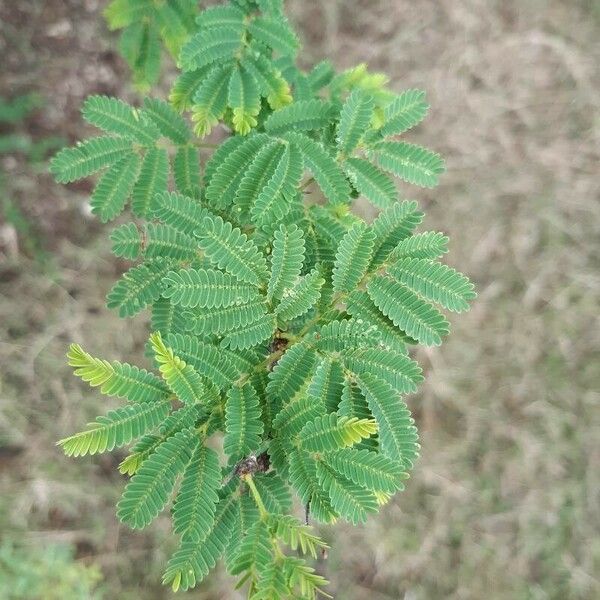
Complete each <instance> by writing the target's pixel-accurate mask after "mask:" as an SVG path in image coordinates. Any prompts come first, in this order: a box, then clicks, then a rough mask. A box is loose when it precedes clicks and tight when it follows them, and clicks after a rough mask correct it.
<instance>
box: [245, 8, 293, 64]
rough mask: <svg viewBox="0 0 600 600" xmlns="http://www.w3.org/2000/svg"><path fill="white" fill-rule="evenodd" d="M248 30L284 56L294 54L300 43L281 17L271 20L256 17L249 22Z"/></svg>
mask: <svg viewBox="0 0 600 600" xmlns="http://www.w3.org/2000/svg"><path fill="white" fill-rule="evenodd" d="M248 32H249V33H250V35H252V37H254V38H256V39H257V40H259V41H261V42H263V43H264V44H266V45H267V46H269V47H270V48H273V50H276V51H277V52H279V53H280V54H283V55H284V56H287V55H289V56H295V55H296V52H297V50H298V47H299V45H300V44H299V43H298V39H297V38H296V36H295V34H294V32H293V31H292V30H291V28H290V27H289V26H288V24H287V23H286V22H285V21H284V20H283V19H281V18H280V19H279V20H277V21H272V20H269V19H265V18H262V17H258V18H256V19H254V20H253V21H251V22H250V24H249V26H248Z"/></svg>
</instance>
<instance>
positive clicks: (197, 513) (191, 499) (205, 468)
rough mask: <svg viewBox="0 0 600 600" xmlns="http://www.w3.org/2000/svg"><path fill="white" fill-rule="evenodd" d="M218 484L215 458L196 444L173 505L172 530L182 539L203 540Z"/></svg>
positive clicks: (217, 466)
mask: <svg viewBox="0 0 600 600" xmlns="http://www.w3.org/2000/svg"><path fill="white" fill-rule="evenodd" d="M220 487H221V469H220V468H219V457H218V456H217V453H216V452H215V451H214V450H211V449H210V448H207V447H206V446H203V445H199V446H198V448H197V449H196V450H195V452H194V453H193V455H192V459H191V462H190V463H189V464H188V466H187V468H186V470H185V473H184V474H183V480H182V482H181V487H180V489H179V493H178V494H177V500H176V501H175V505H174V507H173V531H174V532H175V533H178V534H180V535H181V539H183V540H200V539H204V538H205V537H206V535H207V534H208V532H209V531H210V529H211V527H212V524H213V521H214V516H215V511H216V506H217V503H218V501H219V496H218V495H217V490H218V489H219V488H220Z"/></svg>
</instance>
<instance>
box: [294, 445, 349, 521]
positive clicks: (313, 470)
mask: <svg viewBox="0 0 600 600" xmlns="http://www.w3.org/2000/svg"><path fill="white" fill-rule="evenodd" d="M289 464H290V477H289V479H290V483H291V484H292V486H293V488H294V489H295V490H296V492H297V494H298V496H299V498H300V501H301V502H302V504H304V505H308V506H309V507H310V514H311V515H312V516H313V517H314V518H315V519H316V520H317V521H319V522H321V523H334V522H335V521H336V519H337V517H338V514H337V512H336V511H335V510H334V508H333V507H332V506H331V502H330V500H329V494H328V493H327V492H326V491H325V490H323V489H322V487H321V484H320V482H319V479H318V477H317V462H316V461H315V460H314V459H313V458H312V457H311V456H310V454H309V453H308V452H305V451H304V450H294V451H293V452H292V453H291V454H290V458H289Z"/></svg>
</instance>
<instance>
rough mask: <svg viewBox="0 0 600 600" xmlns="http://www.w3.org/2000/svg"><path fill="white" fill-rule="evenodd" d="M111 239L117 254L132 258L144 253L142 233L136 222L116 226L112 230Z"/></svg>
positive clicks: (114, 252)
mask: <svg viewBox="0 0 600 600" xmlns="http://www.w3.org/2000/svg"><path fill="white" fill-rule="evenodd" d="M110 239H111V241H112V243H113V244H112V251H113V254H114V255H115V256H119V257H121V258H128V259H130V260H132V259H134V258H138V257H139V256H140V254H141V253H142V235H141V234H140V231H139V229H138V228H137V226H136V224H135V223H125V224H123V225H120V226H119V227H115V228H114V229H113V230H112V231H111V234H110Z"/></svg>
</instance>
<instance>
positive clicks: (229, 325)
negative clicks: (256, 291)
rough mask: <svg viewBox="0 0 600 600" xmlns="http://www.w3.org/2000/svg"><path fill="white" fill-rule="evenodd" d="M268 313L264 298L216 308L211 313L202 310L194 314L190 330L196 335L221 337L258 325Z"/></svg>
mask: <svg viewBox="0 0 600 600" xmlns="http://www.w3.org/2000/svg"><path fill="white" fill-rule="evenodd" d="M266 312H267V306H266V304H265V302H264V299H263V298H257V299H256V300H251V301H250V302H248V303H247V304H240V305H235V306H227V307H224V308H216V309H213V310H212V311H211V312H210V313H208V312H207V311H205V310H202V311H199V312H198V313H192V319H193V320H194V323H193V325H192V327H191V328H190V329H191V330H193V331H194V333H196V334H204V335H210V334H213V333H214V334H219V335H221V334H224V333H227V332H229V331H232V330H234V329H239V328H241V327H246V326H247V325H250V324H251V323H256V322H257V321H258V320H259V319H260V318H261V317H262V316H263V315H265V314H266Z"/></svg>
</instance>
